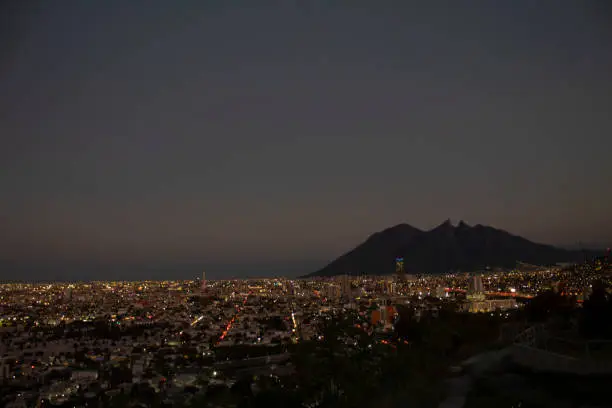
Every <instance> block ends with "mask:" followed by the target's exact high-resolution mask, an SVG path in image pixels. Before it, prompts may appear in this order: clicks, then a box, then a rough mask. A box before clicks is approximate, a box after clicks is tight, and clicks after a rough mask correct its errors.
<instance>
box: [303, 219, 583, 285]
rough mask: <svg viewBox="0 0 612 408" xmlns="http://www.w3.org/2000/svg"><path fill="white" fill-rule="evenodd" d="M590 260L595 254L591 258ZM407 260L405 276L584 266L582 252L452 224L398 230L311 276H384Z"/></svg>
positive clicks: (376, 236) (377, 236)
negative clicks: (400, 260) (522, 265)
mask: <svg viewBox="0 0 612 408" xmlns="http://www.w3.org/2000/svg"><path fill="white" fill-rule="evenodd" d="M589 255H592V254H589ZM396 257H403V258H404V269H405V271H406V273H429V274H435V273H447V272H449V271H464V272H470V271H476V270H481V269H484V268H485V267H491V268H496V267H499V268H512V267H515V266H516V263H517V261H520V262H524V263H528V264H534V265H550V264H554V263H557V262H580V261H582V260H584V257H585V252H584V251H578V250H576V251H571V250H566V249H562V248H557V247H554V246H551V245H545V244H538V243H535V242H532V241H529V240H527V239H525V238H522V237H520V236H517V235H513V234H510V233H508V232H506V231H503V230H500V229H496V228H493V227H488V226H483V225H480V224H479V225H475V226H470V225H468V224H466V223H464V222H463V221H460V222H459V224H458V225H457V226H454V225H453V224H452V223H451V222H450V220H446V221H444V222H443V223H442V224H440V225H438V226H437V227H435V228H433V229H432V230H429V231H422V230H419V229H418V228H414V227H412V226H410V225H408V224H399V225H396V226H394V227H391V228H387V229H385V230H383V231H380V232H377V233H375V234H373V235H371V236H370V237H369V238H368V239H367V240H366V241H365V242H363V243H362V244H361V245H359V246H357V247H356V248H355V249H353V250H351V251H349V252H347V253H346V254H344V255H342V256H341V257H339V258H338V259H336V260H334V261H332V262H331V263H330V264H329V265H327V266H325V267H324V268H323V269H321V270H319V271H317V272H314V273H312V274H310V275H308V276H333V275H343V274H350V275H359V274H363V273H365V274H368V275H386V274H391V273H393V272H395V258H396Z"/></svg>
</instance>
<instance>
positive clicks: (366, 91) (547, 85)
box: [0, 0, 612, 279]
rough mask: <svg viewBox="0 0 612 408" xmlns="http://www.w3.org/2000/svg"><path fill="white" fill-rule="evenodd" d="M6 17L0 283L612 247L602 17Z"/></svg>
mask: <svg viewBox="0 0 612 408" xmlns="http://www.w3.org/2000/svg"><path fill="white" fill-rule="evenodd" d="M0 8H1V10H0V36H1V38H4V39H9V41H2V43H1V44H0V55H2V58H0V163H2V167H1V168H0V170H1V172H0V191H1V192H2V195H1V199H0V266H1V267H0V279H16V278H20V279H99V278H106V277H108V278H111V277H112V278H115V277H120V278H126V279H128V278H130V279H132V278H133V279H137V278H144V277H151V278H161V277H168V278H182V277H194V276H199V275H200V273H201V271H202V270H206V271H207V275H208V276H209V277H211V278H223V277H230V276H247V275H248V276H257V275H297V274H301V273H308V272H312V271H314V270H316V269H319V268H320V267H322V266H324V265H325V264H326V263H327V262H328V261H330V260H332V259H334V258H335V257H337V256H339V255H340V254H342V253H343V252H345V251H346V250H348V249H350V248H352V247H353V246H355V245H356V244H359V243H360V242H362V241H363V240H364V239H365V238H367V236H369V235H370V234H372V233H374V232H376V231H378V230H381V229H384V228H386V227H390V226H392V225H395V224H398V223H403V222H405V223H409V224H411V225H413V226H415V227H418V228H422V229H427V228H431V227H434V226H435V225H437V224H439V223H441V222H443V221H444V220H445V219H447V218H450V219H452V220H454V221H458V220H460V219H461V220H465V221H466V222H467V223H469V224H486V225H491V226H494V227H498V228H502V229H505V230H508V231H510V232H512V233H515V234H520V235H523V236H525V237H527V238H529V239H532V240H535V241H538V242H545V243H550V244H557V245H572V244H575V243H576V242H578V241H580V242H587V243H597V244H600V243H605V244H608V243H610V242H612V214H611V212H610V209H611V208H612V190H611V189H610V181H611V180H612V160H610V152H611V151H612V150H611V149H612V137H611V135H612V115H611V114H610V111H611V109H612V76H611V75H610V73H611V72H612V23H611V20H612V7H610V5H609V4H608V2H605V1H592V2H590V1H573V0H571V1H570V0H567V1H565V0H554V1H553V0H550V1H546V0H544V1H538V2H534V1H529V0H515V1H511V2H510V1H509V2H493V1H489V0H482V1H471V0H464V1H460V2H458V1H456V0H454V1H453V0H447V1H442V0H439V1H438V0H432V1H427V2H422V1H409V0H398V1H386V0H378V1H361V0H353V1H315V0H313V1H294V0H283V1H274V2H272V1H269V2H268V1H262V2H253V1H247V0H245V1H231V2H229V1H206V2H205V1H189V0H183V1H166V0H148V1H138V0H133V1H129V2H128V1H123V0H108V1H98V2H93V1H82V0H59V1H52V2H51V1H44V0H32V1H29V2H23V1H19V0H13V1H8V2H3V4H2V6H0Z"/></svg>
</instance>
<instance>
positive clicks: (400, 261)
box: [395, 257, 406, 280]
mask: <svg viewBox="0 0 612 408" xmlns="http://www.w3.org/2000/svg"><path fill="white" fill-rule="evenodd" d="M395 274H396V275H397V277H398V278H399V279H400V280H404V279H405V278H406V271H405V270H404V258H403V257H397V258H395Z"/></svg>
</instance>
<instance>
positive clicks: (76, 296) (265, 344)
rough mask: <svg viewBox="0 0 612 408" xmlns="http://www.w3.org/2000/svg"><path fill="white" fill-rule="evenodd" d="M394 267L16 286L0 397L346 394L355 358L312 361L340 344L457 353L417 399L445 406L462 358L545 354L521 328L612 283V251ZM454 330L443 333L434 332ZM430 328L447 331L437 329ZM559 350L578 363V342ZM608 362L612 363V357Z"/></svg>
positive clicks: (262, 400) (76, 402) (402, 352)
mask: <svg viewBox="0 0 612 408" xmlns="http://www.w3.org/2000/svg"><path fill="white" fill-rule="evenodd" d="M395 268H396V272H395V274H393V275H390V276H367V275H361V276H351V275H342V276H337V277H332V278H309V279H287V278H270V279H249V280H214V281H209V280H207V278H206V273H205V272H203V273H202V275H201V276H200V277H198V278H196V279H194V280H184V281H141V282H129V281H121V282H102V281H100V282H80V283H79V282H75V283H37V284H34V283H32V284H26V283H7V284H3V285H2V286H0V299H1V301H2V303H1V306H0V336H1V337H0V338H1V343H0V354H1V356H2V360H1V364H0V377H1V383H0V384H1V387H2V388H1V389H2V393H1V395H2V401H1V403H2V404H3V406H6V407H31V406H41V407H42V406H65V407H68V406H138V405H139V404H141V405H143V406H228V407H229V406H246V405H244V404H247V405H248V404H250V405H248V406H259V404H262V405H266V404H270V403H272V402H270V401H274V400H267V399H266V398H272V396H273V398H276V401H277V402H276V403H279V404H280V403H283V404H290V402H289V401H291V398H299V400H300V401H301V404H304V403H306V404H310V405H312V406H319V405H321V404H323V403H329V400H335V401H336V403H341V402H343V401H344V400H343V395H344V393H345V392H348V390H347V389H344V387H351V388H352V387H353V386H354V384H353V385H351V381H354V380H351V381H349V382H348V383H347V382H346V381H347V379H346V378H345V377H346V376H349V377H350V376H351V375H352V374H354V373H351V372H350V369H349V368H347V367H345V366H342V365H340V366H338V367H335V366H334V364H341V363H339V362H333V361H327V362H325V363H323V364H324V366H327V369H337V370H339V372H337V373H334V374H333V375H331V376H330V377H329V378H328V379H327V380H326V379H325V375H326V374H327V373H325V372H316V371H315V372H308V370H313V369H314V370H321V368H314V367H315V366H309V364H314V362H313V361H308V360H310V359H316V358H319V353H321V354H323V355H325V352H326V350H327V349H328V348H329V347H331V348H332V350H333V349H334V347H338V346H340V348H336V349H335V350H336V351H334V353H335V354H338V356H336V357H332V358H337V359H338V360H340V359H341V358H347V359H348V361H353V363H354V362H355V361H358V360H359V359H367V360H368V362H367V363H366V362H362V363H361V364H363V365H366V364H368V365H369V366H368V368H367V370H372V369H373V368H372V367H371V366H372V365H374V366H376V365H378V364H383V363H382V361H385V360H386V359H393V358H400V357H399V356H402V357H401V358H406V356H409V357H408V358H410V357H412V358H414V355H415V353H419V354H420V353H435V354H438V357H437V359H436V360H438V361H435V363H434V362H432V363H434V365H435V366H436V370H439V369H442V367H444V366H446V367H444V369H445V370H446V374H444V375H443V376H440V374H439V373H438V372H437V373H436V375H437V377H436V378H437V380H436V381H433V382H432V383H431V384H429V385H428V386H427V387H425V389H422V390H420V391H421V392H419V391H413V394H412V396H411V397H412V398H414V397H415V396H418V397H419V398H423V399H418V400H415V401H419V402H418V403H419V404H423V405H422V406H438V404H443V403H445V401H444V398H443V397H444V396H446V398H447V399H450V401H451V403H452V399H453V398H455V399H456V398H457V396H453V394H452V393H450V394H449V390H448V389H446V388H448V385H446V386H445V381H449V379H452V378H453V376H454V375H457V373H459V372H461V373H465V372H468V370H469V369H468V366H467V365H466V363H465V362H461V358H467V357H469V356H470V355H471V357H473V355H477V354H480V353H483V352H490V351H491V350H497V352H498V353H499V352H500V351H499V350H504V351H503V352H505V353H509V356H510V357H509V359H510V360H511V361H512V364H513V365H516V366H517V367H522V366H527V367H529V365H534V364H535V365H537V364H540V362H539V361H538V360H537V359H533V360H527V361H525V360H524V358H523V356H522V355H521V354H520V353H519V354H516V355H514V354H513V353H516V351H515V350H513V349H512V348H513V347H515V348H516V347H518V345H520V344H521V343H520V340H519V339H520V338H521V337H520V336H521V335H523V336H524V332H525V331H527V330H529V329H533V327H536V326H535V325H534V324H535V323H534V322H536V321H537V322H546V321H549V320H550V319H553V320H552V321H554V319H555V318H556V317H554V316H555V313H561V314H562V313H570V314H571V313H574V314H576V316H578V314H579V313H580V310H581V309H583V307H584V305H585V304H589V299H591V296H592V295H593V293H594V287H595V288H597V287H598V286H597V285H605V286H606V287H609V286H610V284H611V283H612V281H611V280H612V268H611V264H610V262H609V259H608V253H606V254H605V255H603V256H601V257H598V258H597V259H595V260H593V261H590V262H585V263H583V264H578V265H562V266H548V267H538V266H534V265H525V264H520V265H519V266H517V268H516V269H514V270H510V271H502V270H499V271H490V270H489V271H480V272H474V273H461V274H447V275H439V276H419V275H409V274H406V273H405V270H404V260H403V258H401V257H398V258H396V259H395ZM594 285H595V286H594ZM596 290H597V289H595V291H596ZM548 294H550V295H548ZM546 296H556V297H558V299H560V300H562V302H564V303H563V304H564V306H558V305H557V306H553V307H556V308H559V311H557V312H555V311H554V310H548V309H541V308H542V306H536V304H537V302H538V299H545V298H546ZM585 302H586V303H585ZM548 307H551V306H550V304H547V305H546V306H545V308H548ZM538 308H540V309H539V310H538ZM561 310H563V311H561ZM568 310H572V311H573V312H568ZM538 313H540V314H541V313H544V315H538ZM566 318H567V319H569V320H568V322H569V321H570V320H571V319H572V318H569V317H566ZM449 319H450V320H453V321H455V323H449ZM457 322H461V324H462V325H465V327H463V328H461V327H454V326H456V324H457ZM538 324H540V323H538ZM568 324H569V323H568ZM598 324H602V323H601V322H599V323H598ZM474 325H477V327H478V328H476V329H475V328H474V327H475V326H474ZM452 327H454V328H452ZM442 328H444V330H446V333H445V334H441V333H438V332H437V331H439V330H441V329H442ZM472 330H475V333H477V335H476V336H474V334H475V333H473V332H470V331H472ZM549 330H556V329H549ZM329 336H336V337H335V338H333V339H330V338H329ZM429 336H435V337H436V338H435V339H430V340H428V341H427V342H424V337H425V338H427V337H429ZM573 341H575V339H573ZM432 343H433V344H432ZM602 344H603V343H602ZM605 345H607V346H608V348H609V347H610V346H612V342H610V343H605ZM599 346H601V344H600V345H599ZM531 347H532V348H533V349H534V350H536V349H537V348H536V346H531ZM547 347H548V348H547V349H546V350H547V351H546V352H548V353H551V355H553V356H557V355H569V356H571V358H573V359H575V360H576V361H580V360H579V357H577V356H576V355H575V354H572V353H575V352H576V351H575V350H566V349H564V348H563V347H562V346H559V345H557V346H554V347H557V348H552V347H553V345H552V343H551V344H549V345H548V346H547ZM600 348H601V347H599V349H598V352H601V353H604V354H605V352H603V351H601V350H600ZM609 351H610V352H612V348H609ZM304 353H306V354H304ZM335 354H334V355H335ZM610 355H612V354H610ZM341 356H342V357H341ZM321 358H322V357H321ZM327 358H329V356H327ZM584 358H585V361H586V362H588V361H592V360H591V358H592V357H591V358H586V357H584ZM304 359H306V361H304ZM440 360H441V361H440ZM412 363H413V364H418V363H417V362H414V361H413V362H412ZM599 363H603V360H602V361H599ZM342 364H344V363H342ZM406 364H409V363H406ZM462 364H463V365H462ZM490 364H493V363H490ZM558 364H559V366H560V367H561V368H556V370H558V371H563V369H564V368H563V363H558ZM584 364H587V363H583V365H584ZM393 368H394V369H397V367H393ZM377 369H378V370H381V369H382V370H383V371H384V370H385V369H388V367H384V368H382V367H378V368H377ZM405 369H408V367H405ZM507 369H508V370H510V368H507ZM597 369H600V370H604V371H603V372H612V360H609V361H608V363H606V364H604V365H603V366H602V365H599V366H598V368H597ZM343 370H349V371H347V372H343ZM426 371H427V370H426ZM313 375H314V376H315V378H312V376H313ZM364 375H365V373H364ZM423 375H430V374H427V373H423ZM463 375H464V376H465V375H473V374H463ZM318 376H321V377H320V378H316V377H318ZM370 381H375V380H374V378H370ZM383 382H384V377H383ZM387 385H389V384H387ZM364 386H365V385H364ZM445 387H446V388H445ZM305 389H308V392H307V393H306V394H307V395H305V394H303V392H304V390H305ZM351 392H352V393H354V390H351ZM396 392H397V391H396ZM427 392H429V394H427ZM368 393H369V394H368V395H367V396H364V395H360V397H359V398H362V399H363V398H368V399H369V400H370V401H379V402H380V403H381V404H382V401H383V400H384V397H385V395H384V394H385V391H384V387H381V388H380V389H378V388H377V389H369V391H368ZM466 393H468V392H467V391H466ZM419 394H425V395H419ZM298 396H299V397H298ZM353 398H354V396H351V397H350V399H348V400H347V401H344V402H345V403H348V401H352V402H353V403H354V402H355V401H354V400H353ZM459 398H464V399H465V398H466V396H463V397H459ZM471 398H477V397H471ZM498 398H502V397H498ZM515 398H517V399H520V398H527V399H526V400H525V401H528V399H529V398H533V397H524V396H522V395H520V394H518V395H515ZM526 403H528V402H526ZM202 404H203V405H202ZM310 405H309V406H310ZM439 406H453V405H439ZM466 406H470V405H466ZM527 406H530V405H527ZM534 406H535V405H534Z"/></svg>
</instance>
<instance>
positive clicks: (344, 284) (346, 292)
mask: <svg viewBox="0 0 612 408" xmlns="http://www.w3.org/2000/svg"><path fill="white" fill-rule="evenodd" d="M340 289H341V291H342V297H343V298H344V299H350V298H351V297H352V295H353V288H352V287H351V278H350V276H349V275H342V278H341V280H340Z"/></svg>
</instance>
